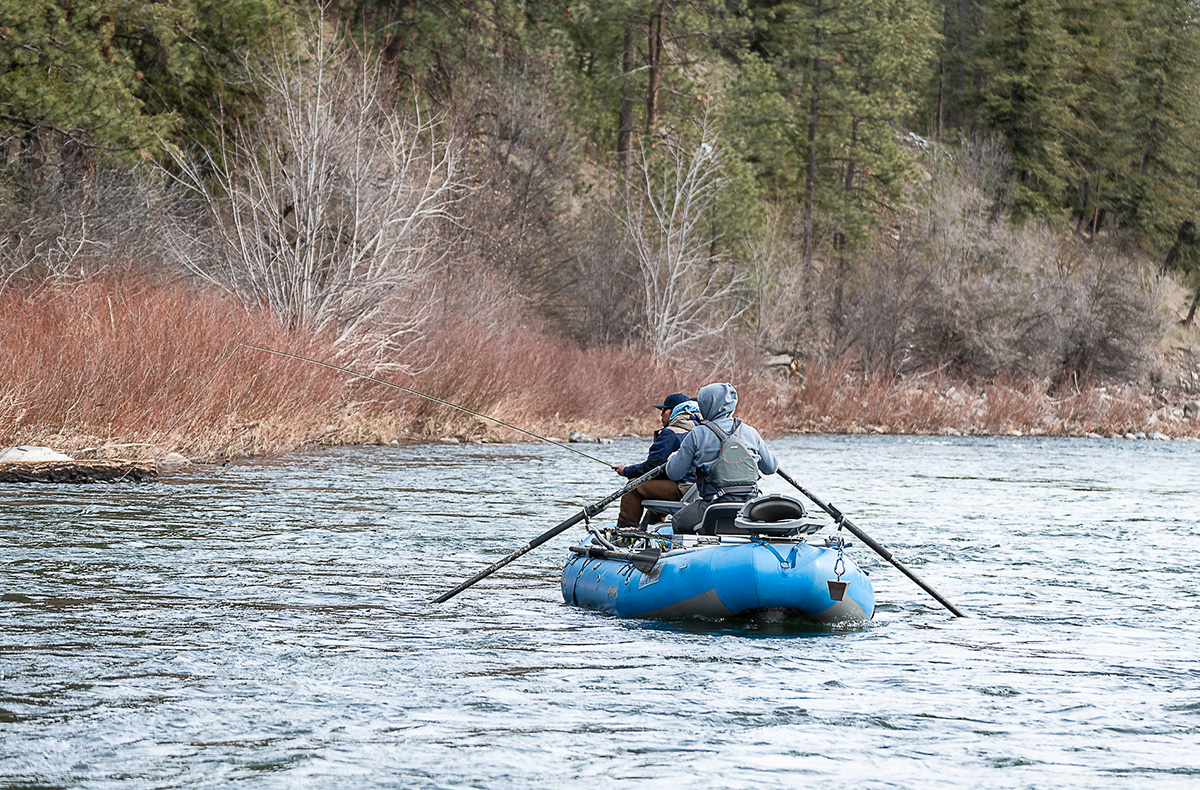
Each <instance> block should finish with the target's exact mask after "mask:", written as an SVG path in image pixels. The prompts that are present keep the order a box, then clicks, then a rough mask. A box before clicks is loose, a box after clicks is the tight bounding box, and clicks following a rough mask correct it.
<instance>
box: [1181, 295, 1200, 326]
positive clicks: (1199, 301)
mask: <svg viewBox="0 0 1200 790" xmlns="http://www.w3.org/2000/svg"><path fill="white" fill-rule="evenodd" d="M1197 305H1200V285H1197V286H1196V295H1195V296H1193V297H1192V306H1191V307H1189V308H1188V314H1187V318H1185V319H1183V325H1184V326H1186V327H1189V328H1190V327H1191V325H1192V319H1193V318H1195V317H1196V306H1197Z"/></svg>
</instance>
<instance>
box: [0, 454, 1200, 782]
mask: <svg viewBox="0 0 1200 790" xmlns="http://www.w3.org/2000/svg"><path fill="white" fill-rule="evenodd" d="M773 446H774V448H775V449H776V451H777V453H778V454H779V456H780V458H781V461H782V462H783V464H784V467H785V468H786V469H787V470H788V471H789V472H790V473H791V474H792V476H793V477H796V478H797V479H798V480H800V481H801V482H802V483H803V484H804V485H805V487H806V488H809V489H810V490H811V491H813V493H815V494H817V495H818V496H820V497H822V498H823V499H825V500H826V501H827V502H830V503H832V504H835V505H837V506H838V507H840V508H841V509H842V510H844V511H845V512H846V514H847V515H848V516H849V517H850V518H851V519H853V520H854V522H855V523H856V524H857V525H858V526H860V527H861V528H862V529H864V530H865V531H866V532H867V533H869V534H870V535H872V536H873V537H874V538H875V539H876V540H878V541H879V542H881V543H882V544H883V545H884V546H886V547H888V548H889V549H890V550H891V551H892V552H893V553H894V554H895V555H896V557H897V558H899V559H901V560H902V561H903V562H904V563H905V564H906V565H908V566H909V567H910V568H911V569H912V570H913V571H915V572H916V573H918V574H920V575H921V576H922V577H923V578H924V579H925V580H926V581H927V582H929V583H930V584H931V585H932V586H933V587H934V588H935V589H937V591H938V592H939V593H941V594H942V595H943V596H945V597H946V598H947V599H949V600H950V601H952V602H953V603H954V604H955V605H957V606H958V607H959V608H961V609H963V610H964V611H966V612H967V613H968V614H969V615H970V616H969V617H968V618H965V619H958V618H954V617H952V616H951V615H950V614H949V612H947V611H946V610H945V609H943V608H942V607H941V606H940V605H938V604H937V603H936V602H935V601H934V600H933V599H932V598H930V597H929V596H928V595H926V594H925V593H924V592H922V591H921V590H920V589H919V588H918V587H916V586H915V585H914V584H913V583H912V582H911V581H909V580H908V579H906V578H905V577H903V576H902V575H901V574H900V573H899V572H897V571H896V570H895V569H893V568H892V567H891V566H890V565H888V564H886V563H885V562H883V561H882V560H881V559H879V558H878V557H876V556H875V555H874V554H872V553H871V552H870V551H869V550H868V549H866V548H865V547H863V546H861V545H856V546H855V547H854V549H852V554H853V556H854V557H855V558H856V560H857V561H858V562H859V564H860V565H862V566H863V567H864V568H866V569H868V570H869V571H870V573H871V578H872V580H873V582H874V585H875V590H876V597H877V600H878V601H879V608H878V611H877V613H876V616H875V619H874V620H873V621H872V622H870V623H869V624H866V625H861V626H856V627H851V628H842V629H835V630H830V629H821V628H816V627H805V626H803V625H799V624H787V623H785V624H781V625H776V624H772V625H756V624H754V623H736V622H735V623H714V622H684V623H649V622H636V621H622V620H618V619H616V618H613V617H610V616H607V615H603V614H598V613H594V612H590V611H584V610H580V609H577V608H574V607H570V606H567V605H565V604H563V602H562V598H561V595H560V592H559V585H558V572H559V569H560V567H561V565H562V563H563V561H564V560H565V558H566V554H567V552H566V546H567V545H568V542H569V541H570V540H571V539H572V538H578V537H579V536H580V534H581V530H580V528H576V529H574V530H572V531H571V532H570V533H568V534H567V535H563V536H560V537H559V538H557V539H555V540H554V541H551V542H550V543H548V544H547V545H545V546H542V547H541V548H539V549H537V550H535V551H533V552H531V553H530V554H528V555H526V556H525V557H523V558H521V559H520V560H518V561H517V562H516V563H514V564H512V565H510V566H508V567H507V568H505V569H504V570H502V571H501V572H499V573H498V574H496V575H495V576H493V577H491V578H489V579H486V580H484V581H483V582H481V583H479V584H478V585H477V586H475V587H473V588H471V589H468V590H467V591H465V592H464V593H462V594H461V595H460V596H458V597H457V598H454V599H453V600H451V601H449V602H448V603H445V604H441V605H432V604H430V603H429V601H430V600H431V599H432V598H434V597H435V596H436V595H437V594H438V593H440V592H443V591H445V590H446V589H449V588H450V587H452V586H453V585H454V584H455V583H457V582H458V581H460V580H462V579H464V578H466V577H468V576H470V575H471V574H472V573H474V572H476V571H478V570H480V569H482V568H483V567H486V566H487V565H488V564H489V563H491V562H493V561H495V560H496V559H498V558H500V557H502V556H504V555H505V554H507V553H508V552H510V551H512V550H514V549H516V548H518V547H519V546H520V545H522V544H523V543H524V542H525V541H527V540H528V539H530V538H531V537H534V536H535V535H538V534H540V533H541V532H543V531H545V530H546V529H548V528H549V527H551V526H553V525H554V524H555V523H557V522H559V521H562V520H563V519H565V518H567V517H568V516H569V515H571V513H572V511H573V510H574V509H577V508H579V507H580V506H581V505H582V504H584V503H586V502H589V501H595V500H597V499H600V498H601V497H603V496H604V495H606V494H608V493H610V492H611V491H613V490H615V489H616V488H618V487H619V486H620V484H621V480H620V479H619V478H617V477H616V476H615V475H614V474H612V472H610V471H609V470H607V469H605V468H603V467H602V466H601V465H600V464H598V463H595V462H594V461H591V460H588V459H584V458H581V457H579V456H576V455H573V454H570V453H567V452H564V451H563V450H562V449H560V448H556V447H552V446H549V445H538V444H507V445H470V446H465V445H459V446H449V445H432V446H401V447H370V448H345V449H336V450H325V451H320V452H313V453H307V454H297V455H293V456H289V457H287V458H284V459H282V460H278V461H273V462H256V463H245V464H233V465H230V466H227V467H223V468H222V467H200V468H196V469H194V470H193V471H190V472H187V473H182V474H178V475H175V476H172V477H169V478H165V479H163V480H162V481H161V482H158V483H149V484H118V485H95V486H77V487H71V486H59V487H53V486H37V485H32V486H16V485H4V486H0V595H2V600H0V623H2V624H3V627H2V629H0V788H5V789H8V788H14V789H15V788H34V787H37V788H88V789H89V790H91V789H93V788H95V789H99V788H121V790H135V789H136V790H141V789H142V788H224V787H229V786H232V785H235V784H236V785H237V786H239V787H244V788H314V789H316V788H320V789H322V790H325V789H327V788H347V789H350V788H353V789H355V790H362V789H364V788H514V789H516V788H531V787H539V788H540V787H546V788H550V787H559V786H562V785H566V784H570V785H572V786H575V785H578V784H580V783H594V786H595V787H617V786H619V787H645V788H651V787H654V788H658V787H665V786H667V787H669V786H671V785H676V786H679V787H688V788H756V789H757V788H775V787H779V788H784V787H809V786H811V787H818V786H819V787H830V786H843V787H848V788H937V787H945V788H951V787H954V788H957V787H989V788H1056V789H1061V788H1108V787H1111V788H1130V787H1146V788H1150V787H1153V788H1171V787H1180V788H1182V787H1190V788H1194V787H1196V786H1197V785H1200V626H1198V624H1197V617H1196V615H1197V602H1198V592H1197V590H1198V588H1200V584H1198V579H1197V568H1198V566H1200V549H1198V541H1200V496H1198V495H1197V491H1196V489H1197V482H1198V478H1200V443H1195V442H1152V441H1124V440H1085V439H1080V440H1060V439H1033V438H957V437H951V438H932V437H919V438H918V437H888V436H871V437H864V436H855V437H839V436H803V437H794V438H788V439H786V440H780V441H777V442H775V443H774V444H773ZM646 447H647V445H646V444H645V443H644V442H640V441H637V440H632V439H628V440H621V441H618V442H617V443H615V444H610V445H600V446H595V445H593V446H584V447H583V449H584V450H585V451H586V452H589V453H591V454H593V455H596V456H598V457H599V458H601V459H602V460H605V461H612V462H614V463H616V462H622V463H625V462H632V461H634V460H640V459H641V458H642V457H644V454H645V451H646ZM764 487H765V489H766V490H768V491H772V492H780V493H786V492H788V490H789V489H788V487H787V484H786V483H784V482H783V481H781V480H779V479H778V478H770V479H768V480H767V481H765V484H764ZM609 514H611V515H612V516H614V517H615V508H614V510H613V511H610V513H609ZM609 514H606V515H609ZM856 543H857V542H856Z"/></svg>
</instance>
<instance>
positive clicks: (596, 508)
mask: <svg viewBox="0 0 1200 790" xmlns="http://www.w3.org/2000/svg"><path fill="white" fill-rule="evenodd" d="M662 468H663V464H659V465H658V466H656V467H654V468H653V469H651V470H650V471H649V472H646V474H644V475H642V476H641V477H638V478H635V479H633V480H631V481H630V482H629V484H628V485H626V486H625V487H624V488H622V489H621V490H620V491H614V492H613V493H611V494H609V495H608V496H606V497H604V499H601V500H600V501H599V502H593V503H592V504H590V505H585V506H584V507H583V509H582V510H580V511H579V512H578V513H576V514H575V515H573V516H571V517H570V518H569V519H567V520H566V521H564V522H562V523H561V524H559V525H558V526H556V527H554V528H552V529H549V530H547V531H545V532H543V533H542V534H541V535H538V536H537V537H536V538H534V539H533V540H531V541H529V542H528V543H526V544H525V545H524V546H522V547H521V548H519V549H517V550H516V551H514V552H513V553H512V554H509V555H508V556H507V557H505V558H504V559H502V560H498V561H497V562H493V563H492V564H491V565H489V566H488V567H486V568H484V569H483V570H482V571H480V572H479V573H477V574H475V575H474V576H472V577H471V578H469V579H467V580H466V581H465V582H463V583H462V584H460V585H458V586H457V587H455V588H454V589H453V590H450V591H449V592H444V593H442V594H441V595H439V596H438V597H437V598H434V599H433V603H445V602H446V601H449V600H450V599H451V598H453V597H454V596H456V595H458V594H459V593H460V592H462V591H463V590H465V589H467V588H468V587H470V586H472V585H473V584H475V583H476V582H478V581H480V580H482V579H486V578H487V577H488V576H491V575H492V574H493V573H495V572H496V571H498V570H500V569H501V568H503V567H504V566H505V565H507V564H509V563H510V562H512V561H513V560H515V559H517V558H518V557H520V556H521V555H522V554H526V553H528V552H530V551H532V550H533V549H536V548H537V547H538V546H540V545H542V544H543V543H545V542H546V541H548V540H550V539H551V538H553V537H554V536H555V535H559V534H561V533H563V532H566V531H567V530H568V529H570V528H571V527H573V526H575V525H576V524H578V523H579V522H580V521H583V520H584V519H585V518H591V517H592V516H594V515H596V514H597V513H599V512H600V511H601V510H604V508H606V507H608V506H609V505H611V504H612V503H613V501H615V500H617V499H620V498H621V497H623V496H625V495H626V494H628V493H629V492H630V491H632V490H633V489H635V488H637V487H638V486H640V485H641V484H642V483H645V482H646V481H647V480H651V479H653V478H654V476H655V475H657V474H658V472H659V470H660V469H662Z"/></svg>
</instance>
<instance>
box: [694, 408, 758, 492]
mask: <svg viewBox="0 0 1200 790" xmlns="http://www.w3.org/2000/svg"><path fill="white" fill-rule="evenodd" d="M700 425H702V426H704V427H705V428H708V429H709V430H710V431H712V432H713V433H715V434H716V435H717V438H718V439H720V440H721V448H720V449H719V450H718V451H717V460H715V461H713V462H712V465H711V466H709V468H708V470H707V471H705V472H702V473H701V475H698V476H697V477H698V478H699V477H700V476H703V477H704V479H705V480H706V481H707V482H708V484H709V485H710V486H711V487H713V488H715V489H716V494H714V495H712V496H709V497H705V499H708V500H709V501H713V500H716V499H720V498H721V497H725V496H739V495H740V496H746V495H750V494H757V493H758V461H757V460H756V459H755V457H754V455H753V454H752V453H751V452H750V449H749V448H748V447H746V444H745V442H743V441H742V440H741V438H739V437H738V435H737V433H738V429H739V428H741V427H742V421H741V420H734V421H733V430H732V431H731V432H729V433H725V431H724V430H722V429H721V428H720V426H718V425H717V424H716V423H715V422H708V421H707V420H705V421H704V422H702V423H700ZM697 482H699V480H697Z"/></svg>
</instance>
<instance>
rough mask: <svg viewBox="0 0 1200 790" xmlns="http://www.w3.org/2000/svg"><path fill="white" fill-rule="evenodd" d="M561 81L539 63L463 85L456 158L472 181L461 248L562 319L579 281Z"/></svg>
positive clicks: (574, 138) (573, 175)
mask: <svg viewBox="0 0 1200 790" xmlns="http://www.w3.org/2000/svg"><path fill="white" fill-rule="evenodd" d="M563 90H564V89H563V88H562V87H561V86H559V85H557V84H556V83H555V80H554V78H553V76H552V75H550V74H548V73H547V69H546V68H545V65H544V64H536V63H533V64H525V69H524V71H523V72H522V73H520V74H515V73H509V72H505V73H503V74H502V75H499V78H498V79H494V80H481V81H479V82H478V83H476V84H467V85H464V86H462V88H461V90H460V91H459V93H460V96H459V101H460V102H461V101H466V99H467V97H466V96H464V95H461V94H469V95H470V99H471V106H470V108H469V111H467V112H464V113H461V114H460V116H459V118H458V122H459V134H460V136H461V137H462V139H463V140H464V148H463V156H464V159H465V161H467V163H468V167H469V170H470V172H471V173H472V178H473V183H474V184H475V186H476V188H475V189H473V190H471V192H470V193H469V194H468V195H467V196H466V197H465V198H464V200H463V203H462V206H461V216H462V227H463V229H464V234H463V240H462V241H463V243H462V245H461V249H462V252H461V255H462V257H464V258H468V259H478V260H479V261H480V263H481V264H482V265H483V266H484V267H486V268H487V269H489V270H491V271H495V272H498V273H501V274H504V275H506V276H508V277H511V278H513V279H514V281H515V282H516V283H518V284H519V286H520V290H521V291H522V293H523V294H524V295H525V298H526V300H527V301H528V302H529V303H531V304H535V305H537V306H538V308H539V310H540V311H541V312H542V314H543V315H547V316H550V317H552V318H554V319H556V320H557V321H559V322H560V323H565V322H567V321H569V320H570V318H571V316H572V315H573V313H574V312H575V309H574V308H575V297H576V294H577V292H578V291H579V290H582V285H581V283H579V281H578V272H577V271H576V270H575V266H574V257H575V250H576V247H577V245H578V240H579V237H580V226H581V223H582V222H583V221H584V220H585V219H586V217H585V216H584V212H583V206H582V204H581V202H580V201H579V200H578V199H577V197H576V179H577V177H578V174H579V165H580V161H581V155H582V142H583V140H582V136H581V135H579V134H578V133H576V132H575V131H574V128H573V124H572V123H571V122H570V120H569V119H567V118H564V117H563V114H562V110H561V101H560V100H559V98H558V97H559V95H560V94H561V92H562V91H563Z"/></svg>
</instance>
